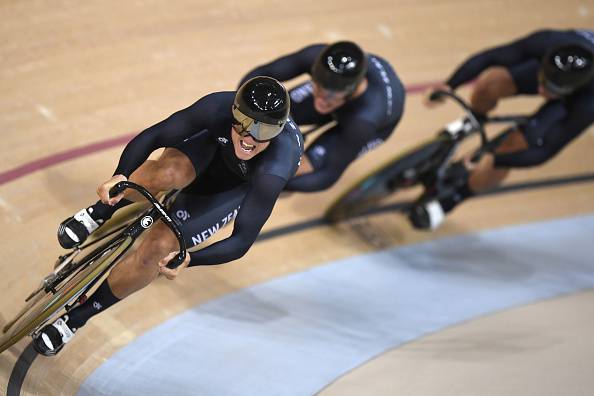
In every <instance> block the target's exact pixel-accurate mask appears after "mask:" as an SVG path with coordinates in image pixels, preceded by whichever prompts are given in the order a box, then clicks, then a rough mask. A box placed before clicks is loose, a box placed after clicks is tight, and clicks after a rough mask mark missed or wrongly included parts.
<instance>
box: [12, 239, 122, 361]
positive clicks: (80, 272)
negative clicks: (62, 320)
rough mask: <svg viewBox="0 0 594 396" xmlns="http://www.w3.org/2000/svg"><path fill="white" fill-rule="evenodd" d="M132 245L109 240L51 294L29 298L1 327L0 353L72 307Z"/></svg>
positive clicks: (117, 240)
mask: <svg viewBox="0 0 594 396" xmlns="http://www.w3.org/2000/svg"><path fill="white" fill-rule="evenodd" d="M133 242H134V241H133V240H132V238H131V237H129V236H126V237H124V236H122V237H118V238H115V239H113V240H112V241H110V242H109V243H108V244H106V246H105V247H104V248H100V249H97V250H95V251H93V252H91V253H89V254H88V255H87V256H85V257H83V258H81V260H80V261H79V265H77V266H76V268H75V269H74V271H73V272H72V274H69V275H68V276H67V277H66V278H65V279H64V280H63V281H62V282H61V283H60V284H59V285H57V286H55V292H51V291H50V292H45V291H41V292H40V293H38V294H37V295H36V296H35V297H34V298H32V299H31V300H30V301H29V303H28V304H27V305H26V306H25V308H24V309H23V310H21V312H20V313H19V314H18V315H17V317H16V318H15V319H14V320H13V321H11V322H10V323H9V324H8V325H6V326H5V330H4V334H2V335H1V336H0V353H2V352H3V351H5V350H6V349H8V348H9V347H11V346H12V345H14V344H16V343H17V342H18V341H19V340H21V339H22V338H23V337H25V336H27V335H30V334H32V333H34V332H35V331H36V330H37V329H38V328H40V327H41V326H43V325H44V324H45V323H46V322H47V321H49V320H50V319H51V318H53V317H54V316H56V315H57V314H58V313H59V312H60V310H62V308H64V307H65V306H66V305H69V304H72V303H73V302H74V301H75V300H76V299H77V298H78V297H79V296H80V295H81V294H83V293H84V292H85V291H87V287H90V285H91V284H93V282H94V280H95V279H97V278H99V277H101V276H103V275H104V274H106V273H107V272H108V271H109V269H110V268H111V267H112V266H113V265H114V264H115V263H116V262H117V261H118V260H119V259H120V258H121V257H122V256H123V255H124V254H125V253H126V251H127V250H128V249H129V248H130V246H131V245H132V243H133Z"/></svg>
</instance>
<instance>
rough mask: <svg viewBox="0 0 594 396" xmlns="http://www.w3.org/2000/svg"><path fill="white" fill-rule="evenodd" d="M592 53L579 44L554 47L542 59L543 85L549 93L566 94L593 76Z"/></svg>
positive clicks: (593, 56)
mask: <svg viewBox="0 0 594 396" xmlns="http://www.w3.org/2000/svg"><path fill="white" fill-rule="evenodd" d="M593 62H594V55H593V54H592V51H591V50H590V49H588V48H586V47H584V46H582V45H579V44H570V45H562V46H559V47H554V48H552V49H551V50H549V51H548V52H547V54H546V55H545V57H544V58H543V61H542V74H543V85H544V87H545V88H546V89H547V90H548V91H549V92H551V93H553V94H555V95H558V96H566V95H570V94H572V93H573V92H575V91H576V90H577V89H579V88H581V87H582V86H584V85H586V84H587V83H588V82H590V81H591V80H592V77H594V65H593V64H592V63H593Z"/></svg>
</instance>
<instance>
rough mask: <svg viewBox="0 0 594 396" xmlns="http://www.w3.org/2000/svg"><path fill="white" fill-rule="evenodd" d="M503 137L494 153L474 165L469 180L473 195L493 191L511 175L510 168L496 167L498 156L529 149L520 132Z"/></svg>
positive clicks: (511, 132) (486, 155)
mask: <svg viewBox="0 0 594 396" xmlns="http://www.w3.org/2000/svg"><path fill="white" fill-rule="evenodd" d="M501 137H502V139H501V140H500V142H499V144H498V145H497V147H495V149H494V152H493V153H487V154H485V155H483V157H482V158H481V159H480V161H479V162H478V163H477V164H475V165H473V167H472V169H471V172H470V175H469V178H468V186H469V188H470V190H471V191H472V192H473V193H478V192H482V191H486V190H489V189H492V188H494V187H496V186H498V185H499V184H501V182H503V180H505V178H507V176H508V175H509V173H510V168H509V167H504V166H497V165H496V162H497V161H496V158H497V155H498V154H510V153H515V152H520V151H524V150H527V149H528V148H529V145H528V142H527V141H526V138H524V135H523V134H522V132H520V131H519V130H513V131H509V132H507V133H505V134H504V136H501Z"/></svg>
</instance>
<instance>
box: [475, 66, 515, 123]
mask: <svg viewBox="0 0 594 396" xmlns="http://www.w3.org/2000/svg"><path fill="white" fill-rule="evenodd" d="M516 91H517V88H516V84H515V82H514V80H513V78H512V76H511V74H510V72H509V70H507V69H506V68H505V67H501V66H494V67H490V68H488V69H487V70H485V71H484V72H483V73H481V75H480V76H479V78H478V79H477V81H476V84H475V86H474V90H473V92H472V95H471V106H472V107H473V108H474V109H475V110H477V111H479V112H484V113H486V112H488V111H489V110H491V109H492V108H494V107H495V106H496V105H497V101H498V100H499V99H501V98H503V97H507V96H511V95H513V94H514V93H515V92H516Z"/></svg>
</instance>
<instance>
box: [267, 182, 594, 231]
mask: <svg viewBox="0 0 594 396" xmlns="http://www.w3.org/2000/svg"><path fill="white" fill-rule="evenodd" d="M592 181H594V173H586V174H583V175H574V176H568V177H558V178H552V179H544V180H537V181H533V182H524V183H515V184H510V185H507V186H502V187H498V188H496V189H493V190H491V191H487V192H484V193H480V194H477V195H476V197H484V196H490V195H497V194H505V193H510V192H517V191H524V190H532V189H538V188H547V187H558V186H564V185H567V184H578V183H586V182H592ZM411 204H412V201H407V202H398V203H394V204H391V205H384V206H379V207H377V208H373V209H370V210H368V211H366V212H364V213H361V214H359V215H357V216H355V217H364V216H369V215H375V214H379V213H385V212H392V211H396V210H402V209H406V208H407V207H409V206H410V205H411ZM323 225H331V224H330V223H328V222H327V221H326V220H325V219H324V218H323V217H319V218H317V219H312V220H308V221H304V222H301V223H295V224H291V225H288V226H284V227H278V228H274V229H272V230H270V231H266V232H263V233H261V234H260V236H258V239H257V240H256V242H262V241H266V240H268V239H272V238H276V237H279V236H283V235H287V234H292V233H294V232H299V231H305V230H307V229H310V228H313V227H318V226H323Z"/></svg>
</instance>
